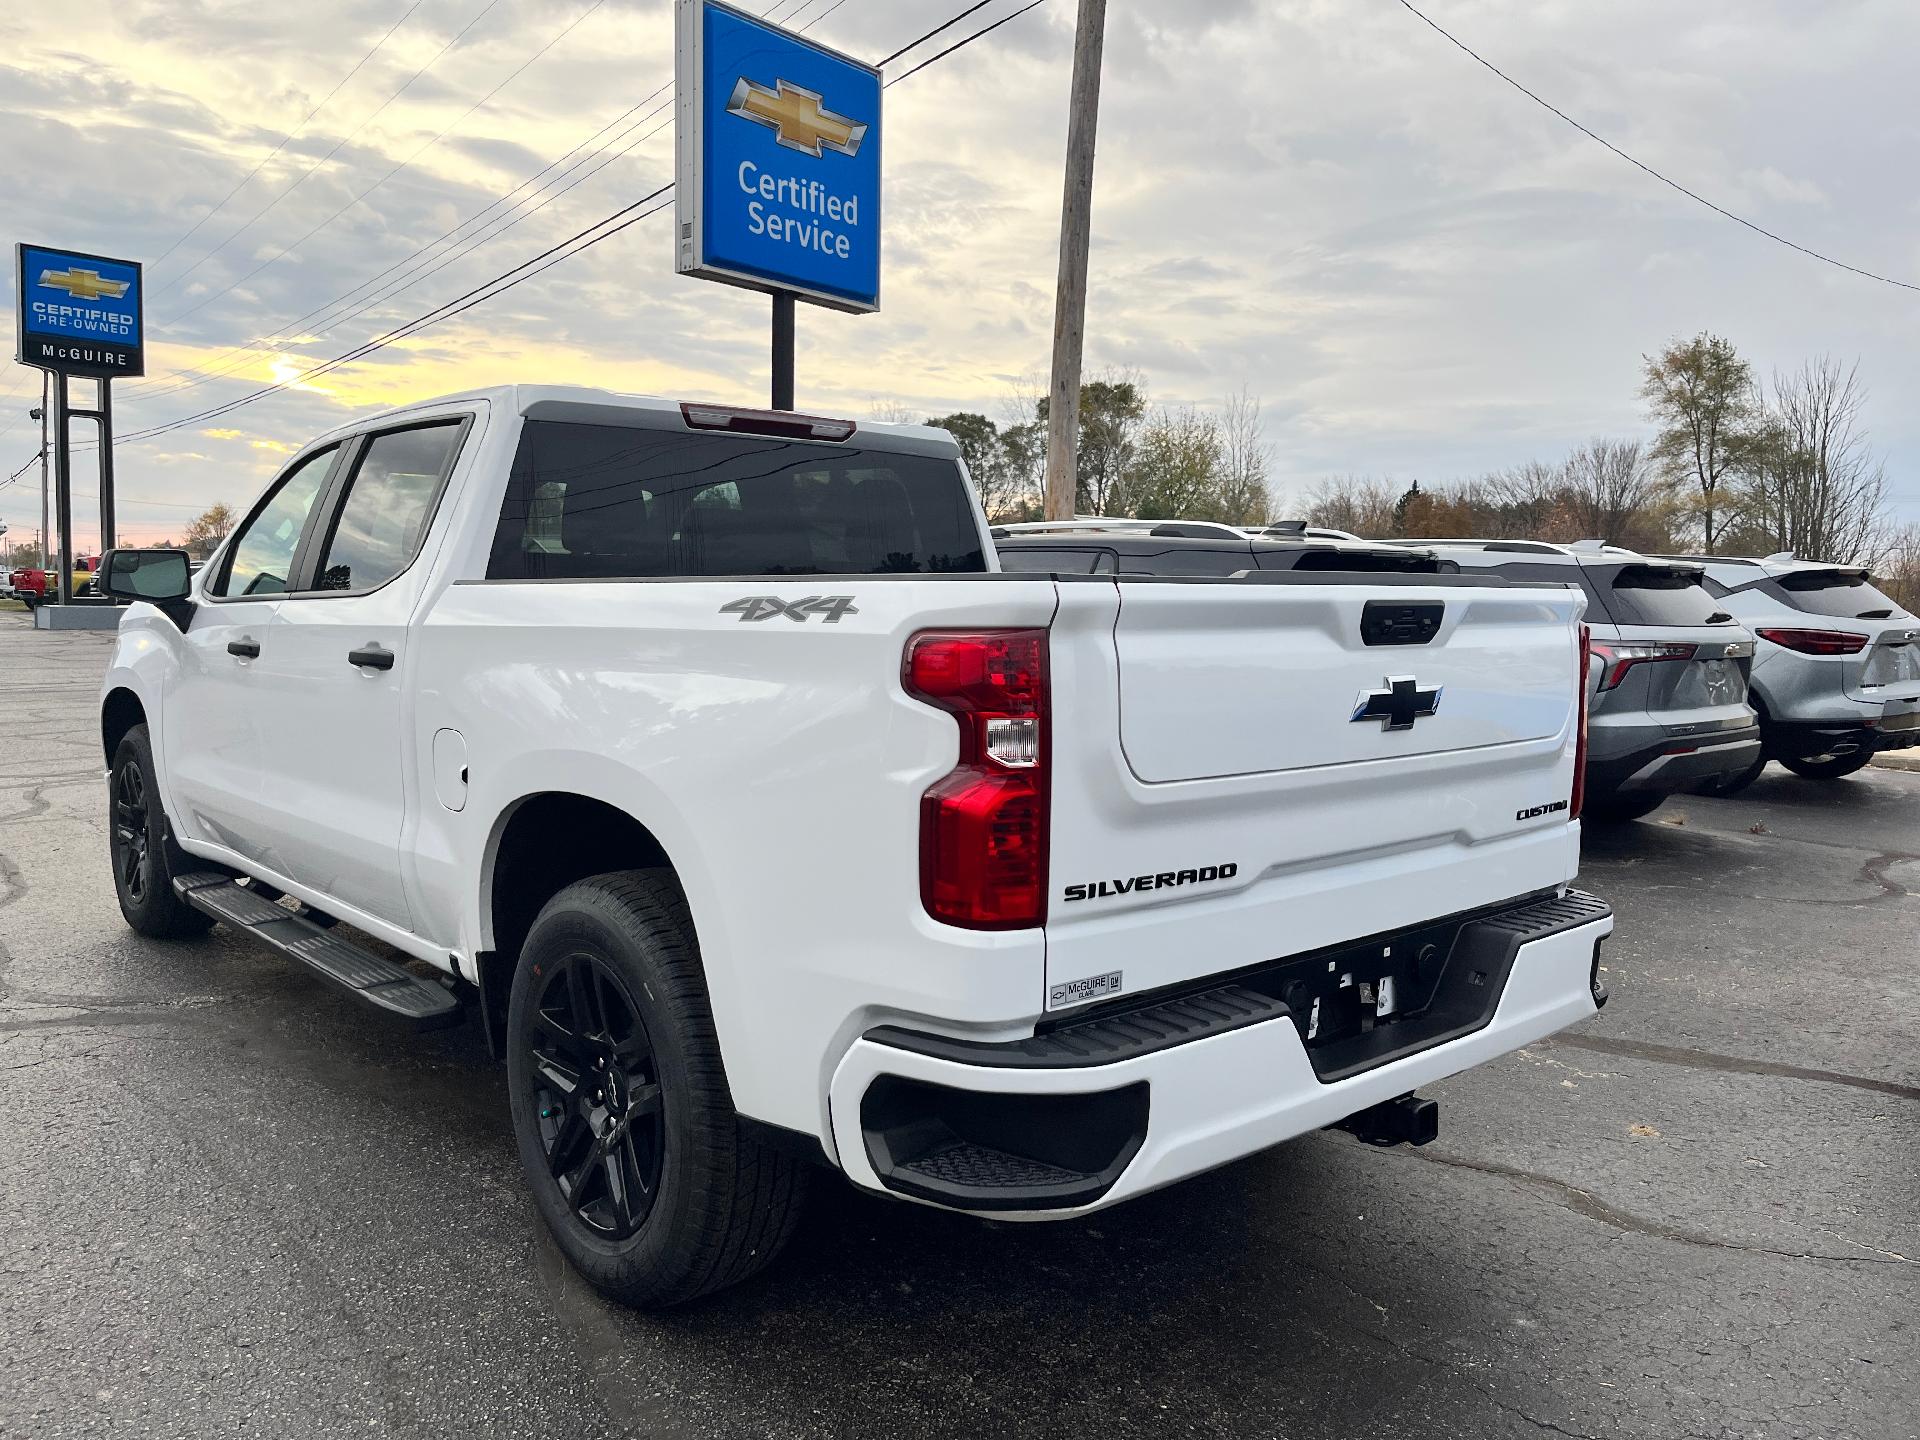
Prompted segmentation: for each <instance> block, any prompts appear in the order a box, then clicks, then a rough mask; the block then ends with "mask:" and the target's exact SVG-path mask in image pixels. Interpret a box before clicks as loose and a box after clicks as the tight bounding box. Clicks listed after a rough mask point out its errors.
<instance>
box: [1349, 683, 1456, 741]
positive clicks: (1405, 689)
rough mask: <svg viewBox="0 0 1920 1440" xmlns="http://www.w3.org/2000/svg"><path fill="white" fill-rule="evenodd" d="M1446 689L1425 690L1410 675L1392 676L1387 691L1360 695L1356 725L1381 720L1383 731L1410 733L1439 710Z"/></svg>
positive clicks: (1355, 717) (1368, 692) (1354, 715)
mask: <svg viewBox="0 0 1920 1440" xmlns="http://www.w3.org/2000/svg"><path fill="white" fill-rule="evenodd" d="M1445 688H1446V687H1445V686H1441V685H1436V686H1434V687H1433V689H1431V690H1422V689H1421V688H1420V682H1419V681H1418V680H1416V679H1414V678H1413V676H1411V675H1389V676H1387V688H1386V689H1384V690H1362V691H1361V692H1360V698H1359V701H1358V702H1357V703H1356V704H1355V705H1354V708H1353V721H1354V723H1358V722H1359V721H1362V720H1378V721H1379V722H1380V728H1381V729H1382V730H1411V729H1412V728H1413V722H1414V721H1416V720H1418V719H1419V718H1420V717H1421V716H1422V715H1431V714H1433V713H1434V712H1435V711H1437V710H1438V709H1439V708H1440V692H1441V691H1442V690H1443V689H1445Z"/></svg>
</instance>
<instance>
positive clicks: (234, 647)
mask: <svg viewBox="0 0 1920 1440" xmlns="http://www.w3.org/2000/svg"><path fill="white" fill-rule="evenodd" d="M227 654H229V655H238V656H239V657H240V658H241V659H242V660H258V659H259V658H260V642H259V641H257V640H229V641H228V642H227Z"/></svg>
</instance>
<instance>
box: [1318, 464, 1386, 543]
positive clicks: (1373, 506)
mask: <svg viewBox="0 0 1920 1440" xmlns="http://www.w3.org/2000/svg"><path fill="white" fill-rule="evenodd" d="M1404 489H1405V487H1404V486H1402V485H1399V484H1397V483H1396V482H1394V481H1393V480H1392V479H1390V478H1389V477H1387V476H1385V475H1329V476H1328V477H1327V478H1326V479H1324V480H1322V481H1320V483H1319V484H1317V485H1315V486H1314V487H1313V489H1311V490H1309V491H1308V492H1307V514H1306V518H1307V520H1308V522H1309V523H1311V524H1314V525H1324V526H1326V527H1328V528H1329V529H1333V530H1345V531H1347V532H1348V533H1349V534H1352V535H1364V536H1384V535H1391V534H1392V533H1393V526H1394V513H1393V512H1394V506H1395V505H1396V504H1397V503H1398V502H1399V500H1400V496H1401V493H1402V491H1403V490H1404Z"/></svg>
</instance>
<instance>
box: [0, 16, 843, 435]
mask: <svg viewBox="0 0 1920 1440" xmlns="http://www.w3.org/2000/svg"><path fill="white" fill-rule="evenodd" d="M599 3H601V0H596V4H595V6H594V7H593V8H595V9H597V8H598V5H599ZM811 3H813V0H801V3H800V7H799V8H800V9H804V8H805V7H806V5H808V4H811ZM846 3H847V0H834V3H833V4H832V5H830V6H829V7H828V8H827V9H826V10H824V11H822V12H821V13H820V14H818V15H816V16H815V17H814V18H813V19H811V20H809V21H808V22H807V23H806V24H805V25H803V26H801V27H800V33H802V34H804V33H805V32H806V31H808V30H811V29H812V28H813V27H814V26H815V25H817V24H819V23H820V22H821V21H822V20H824V19H826V18H827V16H829V15H831V14H833V12H834V11H835V10H838V9H839V8H840V7H841V6H842V5H845V4H846ZM773 8H778V5H777V4H776V5H775V7H773ZM591 13H592V11H591V10H589V11H587V12H586V14H583V15H581V16H580V17H579V19H578V20H576V21H574V22H573V23H574V24H575V25H577V24H579V22H580V20H584V19H585V18H586V15H587V14H591ZM798 13H799V9H796V10H795V11H793V12H791V14H792V15H797V14H798ZM789 18H791V15H790V16H789ZM571 28H573V27H572V26H569V27H568V29H571ZM564 34H565V32H564V31H563V32H562V35H561V36H556V37H555V39H554V40H552V41H549V42H548V43H547V45H546V46H544V47H542V50H541V52H540V53H545V50H547V49H550V48H551V47H552V46H553V44H554V43H556V42H557V41H558V40H559V39H560V38H562V37H563V36H564ZM538 58H539V56H538V55H535V56H534V57H533V59H538ZM526 63H527V64H531V63H532V60H529V61H528V62H526ZM525 68H526V65H522V66H521V69H525ZM519 73H520V72H519V71H518V70H516V71H515V72H514V75H517V74H519ZM513 78H514V76H513V75H509V76H508V77H507V80H503V81H502V82H501V86H504V85H505V84H507V83H508V81H511V80H512V79H513ZM672 83H673V82H672V81H668V82H667V83H666V84H663V85H660V86H658V87H657V88H655V89H654V90H653V91H651V92H650V93H648V94H647V95H646V96H644V97H642V98H641V99H640V100H639V101H638V102H637V103H635V104H634V105H632V106H630V107H628V108H627V109H626V110H625V111H623V112H622V113H621V114H620V115H618V116H616V117H615V118H614V119H613V120H611V121H609V122H607V123H606V124H605V125H602V126H601V127H600V128H599V129H598V130H596V131H594V132H593V134H591V135H589V136H588V137H587V138H586V139H585V140H583V141H581V142H580V143H579V144H577V145H575V146H574V147H573V148H572V149H571V150H569V151H567V152H566V153H565V154H563V155H561V156H560V158H559V159H557V160H554V161H552V162H551V163H549V164H547V165H545V166H543V167H542V168H541V169H539V170H537V171H535V172H534V173H533V174H532V175H530V176H528V177H527V178H526V179H525V180H522V181H521V182H520V183H519V184H518V185H516V186H514V187H513V189H511V190H509V191H507V192H506V193H505V194H504V195H501V196H499V197H497V198H496V199H494V200H493V201H491V202H489V203H488V204H487V205H485V206H483V207H482V208H481V209H480V210H478V211H476V212H474V213H473V214H472V215H469V216H468V217H466V219H464V220H462V221H460V222H459V223H458V224H456V225H454V226H453V227H452V228H451V229H449V230H447V231H445V232H443V233H442V234H441V235H439V236H438V237H436V238H435V239H433V240H430V241H428V242H427V243H426V244H425V245H422V246H420V247H418V248H417V249H415V250H413V251H412V252H411V253H410V254H408V255H406V256H403V257H402V258H401V259H399V260H396V261H395V262H394V263H393V264H391V265H389V266H387V268H386V269H384V270H382V271H380V272H378V273H377V274H375V275H373V276H370V277H369V278H368V279H366V280H363V281H361V282H360V283H359V284H357V285H354V286H352V287H351V288H350V289H348V290H346V291H345V292H343V293H342V294H340V295H337V296H335V297H334V298H333V299H331V300H327V301H323V302H322V303H321V304H320V305H318V306H316V307H314V308H313V309H311V310H309V311H307V312H306V314H304V315H301V316H299V317H298V318H296V319H294V320H291V321H289V322H287V323H286V324H285V325H283V326H281V327H280V329H278V330H276V331H273V332H272V333H270V334H268V335H265V336H259V337H256V338H255V339H253V340H250V341H248V342H247V343H246V344H245V345H241V346H236V347H234V348H233V349H230V350H228V351H226V352H225V353H224V354H222V355H220V356H217V357H215V359H214V360H212V361H211V362H209V364H208V365H207V366H206V367H205V368H203V370H202V372H201V373H200V374H198V375H194V376H191V377H186V378H179V377H176V378H175V379H174V380H172V381H170V382H168V383H166V384H164V385H161V386H160V387H159V388H157V389H150V390H148V391H146V392H145V394H144V395H142V396H141V398H142V399H157V398H159V397H161V396H164V395H175V394H179V393H181V392H183V391H186V390H191V389H195V388H197V387H198V386H201V385H204V384H207V383H209V382H211V381H213V380H217V379H223V378H226V377H228V376H231V375H233V374H235V373H236V372H237V371H238V370H240V369H241V368H243V367H244V366H245V365H246V364H247V363H248V360H249V359H250V358H251V352H253V351H254V350H255V349H256V348H258V347H261V346H267V345H271V344H272V343H273V342H274V341H275V340H278V339H283V338H285V337H286V336H288V335H291V334H294V333H298V332H299V330H300V329H301V327H303V326H304V325H305V324H306V322H307V321H309V320H313V319H316V318H317V317H319V316H321V315H323V314H325V312H327V311H329V310H332V309H333V308H334V307H335V306H336V305H345V306H347V307H348V308H345V309H342V310H340V311H339V312H338V313H336V314H334V315H331V316H329V317H328V318H327V319H326V320H325V321H324V323H322V324H321V325H320V327H319V332H320V333H321V334H324V333H326V331H327V330H329V329H332V328H333V327H334V326H336V325H339V324H341V323H343V322H345V321H347V320H352V319H355V318H357V317H358V316H360V315H363V314H365V313H366V312H367V311H368V310H370V309H372V308H373V307H374V306H375V305H378V304H380V303H382V302H383V301H385V300H390V299H392V298H394V297H395V296H396V295H400V294H403V293H405V292H406V291H407V290H410V289H412V288H413V286H414V285H416V284H418V283H419V282H420V281H421V280H424V279H426V278H428V277H429V276H432V275H434V274H437V273H438V272H439V271H441V270H444V269H445V268H446V267H447V266H448V265H450V264H452V263H453V262H454V261H456V260H459V259H461V258H463V257H464V256H466V255H469V254H471V253H473V251H475V250H477V249H479V248H480V247H481V246H483V245H487V244H491V243H492V242H493V241H494V240H497V239H499V238H500V236H502V235H504V234H505V233H506V232H507V231H509V230H511V229H513V228H514V227H515V226H517V225H519V224H520V222H521V221H523V220H525V219H527V218H529V217H530V216H532V215H535V214H537V213H539V211H541V210H544V209H545V208H546V207H547V206H548V205H550V204H552V203H553V202H554V201H556V200H558V199H559V198H560V196H562V195H564V194H566V193H567V192H568V191H569V190H572V189H573V188H574V187H575V186H577V185H580V184H582V183H584V182H585V181H587V180H590V179H592V178H593V176H595V175H597V174H599V173H600V171H602V170H604V169H605V168H606V167H607V165H610V164H612V163H613V161H615V160H618V159H620V158H621V157H622V156H624V155H626V154H627V153H628V152H629V151H631V150H633V149H634V148H635V147H636V146H638V145H640V144H643V143H644V142H645V141H647V140H648V139H650V138H652V137H653V136H654V135H657V134H658V133H659V132H660V130H661V129H664V128H665V127H664V126H656V127H655V128H654V129H652V130H649V131H648V132H647V133H646V134H645V135H642V136H640V137H638V138H637V139H635V140H632V141H630V142H629V143H627V144H624V145H621V148H620V149H619V150H617V151H615V152H614V154H612V155H611V156H609V157H608V158H607V160H605V161H604V162H602V163H601V164H598V165H594V166H593V168H592V169H590V170H588V171H587V172H586V173H585V174H583V175H579V176H578V178H576V179H574V180H572V181H570V182H569V183H567V184H565V185H562V186H561V187H560V188H559V189H558V190H555V191H554V192H553V193H552V194H551V195H549V196H547V197H546V198H545V199H544V200H541V201H540V202H539V203H538V204H537V205H534V206H533V207H532V208H531V209H523V206H524V205H525V202H524V201H521V202H516V203H514V204H513V205H512V206H510V207H509V210H508V212H507V213H508V214H512V211H514V210H521V211H522V213H520V214H519V215H515V216H513V218H512V219H506V218H505V216H502V217H501V219H502V221H504V223H492V222H490V223H489V226H488V227H486V229H485V233H476V234H475V235H473V236H471V237H469V238H468V239H467V240H465V241H462V242H460V243H458V244H457V245H456V246H454V247H453V248H452V249H451V250H450V251H449V252H448V254H447V255H446V256H445V257H444V258H442V259H440V260H439V261H438V262H433V261H429V262H427V263H425V264H423V265H420V266H415V267H414V268H413V269H412V270H411V271H410V272H409V273H408V274H407V275H405V276H403V277H401V279H402V283H400V284H397V285H392V286H388V287H387V288H385V289H384V290H382V291H380V292H379V293H377V294H367V295H364V296H362V298H361V299H360V300H358V301H355V300H354V299H353V297H354V296H355V295H356V294H360V292H363V291H367V290H368V289H369V287H372V286H375V285H377V284H378V282H379V281H381V280H383V279H385V278H386V277H387V276H389V275H391V274H393V273H394V271H396V270H401V269H404V268H406V267H409V266H413V262H414V261H416V260H418V259H420V257H421V256H423V255H425V254H427V252H429V251H431V250H433V249H435V248H436V247H437V246H439V245H441V244H442V243H443V242H445V241H447V240H449V239H451V238H452V237H453V236H455V235H457V234H459V232H460V231H462V230H465V229H467V227H468V226H470V225H472V224H474V222H476V221H478V220H480V219H482V217H484V216H486V215H488V214H489V213H490V212H492V211H494V210H496V209H498V207H499V206H500V205H501V204H502V203H503V202H505V201H510V200H512V199H513V197H514V196H515V195H518V194H519V193H520V192H521V191H522V190H524V189H526V187H527V186H529V185H531V184H533V183H534V181H536V180H539V179H540V178H541V177H542V176H543V175H546V174H547V173H548V172H550V171H552V170H555V169H556V168H558V167H560V166H562V165H564V164H565V163H566V162H567V161H568V160H570V159H572V158H573V157H574V156H575V155H578V154H579V153H580V152H581V151H582V150H584V149H586V147H587V146H589V145H592V144H593V143H594V141H596V140H598V139H600V137H601V136H603V135H605V134H606V133H607V132H608V131H610V130H612V129H614V128H615V127H616V126H618V125H620V124H621V123H622V122H624V121H625V120H627V118H628V117H629V116H631V115H633V113H634V112H635V111H637V110H639V109H640V107H641V106H642V105H645V104H646V103H647V102H648V101H650V100H652V99H654V98H655V97H656V96H658V95H660V94H662V93H663V92H664V91H666V90H667V89H669V88H671V86H672ZM501 86H496V87H495V90H494V92H492V93H497V92H498V90H499V89H500V88H501ZM487 98H491V95H489V96H488V97H487ZM484 103H485V100H484V99H483V100H482V101H481V102H479V104H484ZM479 104H476V105H475V106H474V107H472V109H478V108H479ZM671 104H672V101H671V100H669V101H668V102H667V103H666V104H665V105H656V106H655V107H654V108H653V109H651V110H649V111H648V112H647V113H646V114H645V115H642V116H641V117H640V118H639V120H637V121H635V122H634V123H633V124H632V125H630V126H628V127H627V129H626V130H624V131H622V132H621V133H620V134H619V135H617V136H615V137H613V138H612V139H610V140H607V141H605V142H604V143H603V144H601V145H600V146H599V148H598V149H596V150H595V151H594V152H593V153H592V154H591V155H589V156H586V157H585V158H584V159H581V160H580V161H578V162H577V163H576V164H574V165H572V166H570V167H568V168H567V169H566V170H564V171H562V172H561V175H560V176H559V177H557V178H559V179H565V178H566V177H567V176H569V175H573V174H575V172H577V171H579V170H580V169H581V168H582V167H583V166H585V165H587V164H589V163H590V162H591V161H592V160H594V159H596V158H598V157H599V156H601V155H604V154H606V152H607V151H608V150H609V149H611V148H612V147H613V146H614V145H616V144H619V143H620V142H621V141H623V140H626V138H627V136H629V135H631V134H632V133H633V132H634V130H636V129H638V128H639V127H640V126H641V125H643V124H645V123H646V122H647V120H649V119H651V118H652V117H653V116H655V115H657V114H659V113H660V111H661V110H663V109H666V108H667V106H668V105H671ZM472 109H470V110H469V111H468V112H467V113H468V114H471V113H472ZM461 118H462V119H465V116H462V117H461ZM455 123H456V124H457V123H459V122H457V121H456V122H455ZM448 128H449V129H451V128H452V127H451V126H450V127H448ZM445 133H446V132H445V131H443V132H442V135H441V137H436V139H438V138H443V137H444V135H445ZM429 143H433V142H429ZM422 148H423V149H424V148H425V147H422ZM418 153H419V152H415V157H409V160H408V162H407V163H411V160H412V159H413V158H416V157H417V155H418ZM402 168H403V167H402ZM387 178H391V172H390V174H389V176H388V177H387ZM382 183H384V181H383V182H382ZM551 183H552V182H549V184H551ZM375 188H377V187H375ZM547 188H548V185H546V184H543V185H540V186H539V187H537V188H536V189H535V190H534V192H533V193H534V195H539V194H540V193H541V191H544V190H546V189H547ZM362 198H364V196H363V197H362ZM530 198H531V197H530ZM347 208H350V207H347ZM339 213H343V212H336V217H334V218H337V215H338V214H339ZM311 233H312V232H309V234H311ZM302 238H303V239H304V238H305V237H302ZM295 243H296V244H298V243H299V242H295ZM255 273H257V271H256V272H255ZM235 283H236V284H238V283H243V281H242V282H235ZM228 288H229V289H231V288H232V287H231V286H229V287H228ZM221 293H225V292H224V291H223V292H221ZM208 298H209V299H211V298H214V297H208ZM202 303H203V304H204V303H205V302H202ZM198 308H200V307H198V306H196V307H195V309H198ZM186 313H188V314H191V313H192V312H191V311H188V312H186ZM176 318H182V317H176ZM229 362H231V363H229ZM9 428H10V427H9Z"/></svg>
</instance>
